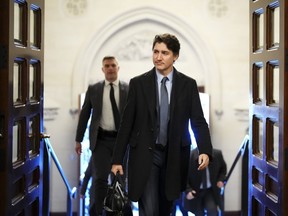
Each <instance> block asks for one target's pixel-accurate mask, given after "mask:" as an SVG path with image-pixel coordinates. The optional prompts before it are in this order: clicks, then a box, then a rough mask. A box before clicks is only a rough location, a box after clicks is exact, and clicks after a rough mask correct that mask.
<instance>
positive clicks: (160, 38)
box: [152, 33, 180, 55]
mask: <svg viewBox="0 0 288 216" xmlns="http://www.w3.org/2000/svg"><path fill="white" fill-rule="evenodd" d="M156 43H164V44H166V46H167V48H168V49H169V50H171V51H172V52H173V54H174V55H179V51H180V43H179V40H178V39H177V37H176V36H175V35H172V34H168V33H165V34H159V35H156V36H155V38H154V41H153V46H152V50H153V49H154V46H155V44H156Z"/></svg>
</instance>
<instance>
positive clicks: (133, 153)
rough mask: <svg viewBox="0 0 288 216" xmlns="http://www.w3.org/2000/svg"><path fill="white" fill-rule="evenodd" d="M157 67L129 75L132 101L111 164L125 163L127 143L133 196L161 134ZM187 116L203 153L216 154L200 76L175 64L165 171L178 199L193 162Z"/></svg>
mask: <svg viewBox="0 0 288 216" xmlns="http://www.w3.org/2000/svg"><path fill="white" fill-rule="evenodd" d="M156 86H157V83H156V71H155V68H153V69H152V70H151V71H149V72H147V73H145V74H142V75H140V76H137V77H134V78H133V79H131V81H130V84H129V93H128V101H127V105H126V107H125V110H124V113H123V118H122V124H121V127H120V129H119V132H118V136H117V140H116V145H115V148H114V155H113V159H112V163H113V164H121V162H122V159H123V157H124V154H125V151H126V148H127V144H129V145H130V152H129V162H128V164H129V165H128V195H129V198H130V199H131V200H132V201H138V200H139V198H140V197H141V195H142V193H143V191H144V188H145V185H146V182H147V180H148V177H149V175H150V170H151V167H152V161H153V152H154V149H155V142H156V139H157V134H158V130H159V129H158V124H157V122H158V121H157V109H158V102H157V88H156ZM189 120H191V126H192V129H193V131H194V134H195V137H196V140H197V142H198V143H199V150H200V153H206V154H208V155H211V154H212V145H211V141H210V134H209V129H208V125H207V123H206V120H205V118H204V115H203V111H202V107H201V103H200V98H199V93H198V88H197V84H196V81H195V80H194V79H192V78H190V77H188V76H186V75H184V74H182V73H180V72H178V71H177V70H176V69H175V68H174V75H173V84H172V91H171V98H170V122H169V126H168V130H169V132H168V149H167V171H166V184H165V191H166V197H167V199H169V200H174V199H176V198H177V197H179V195H180V191H183V190H185V187H186V181H187V172H188V166H189V156H190V145H191V138H190V133H189V127H188V124H189Z"/></svg>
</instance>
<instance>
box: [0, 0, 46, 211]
mask: <svg viewBox="0 0 288 216" xmlns="http://www.w3.org/2000/svg"><path fill="white" fill-rule="evenodd" d="M43 18H44V0H14V1H13V0H1V3H0V32H1V33H0V83H1V84H0V95H1V103H0V159H1V163H0V194H1V201H0V215H35V216H36V215H37V216H38V215H48V210H47V209H48V207H47V204H46V205H45V203H43V198H42V195H43V182H42V174H43V173H42V171H43V165H42V164H43V141H42V139H41V133H42V131H43V60H44V58H43V54H44V49H43V44H44V41H43V34H44V25H43V24H44V21H43ZM43 206H45V208H44V209H46V210H43Z"/></svg>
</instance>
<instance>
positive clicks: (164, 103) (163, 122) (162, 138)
mask: <svg viewBox="0 0 288 216" xmlns="http://www.w3.org/2000/svg"><path fill="white" fill-rule="evenodd" d="M167 80H168V78H167V77H163V79H162V81H161V88H160V94H161V101H160V130H159V137H158V142H159V143H160V144H161V145H163V146H165V145H166V144H167V128H168V120H169V103H168V92H167V88H166V85H165V83H166V81H167Z"/></svg>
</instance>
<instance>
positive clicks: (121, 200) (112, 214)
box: [104, 173, 133, 216]
mask: <svg viewBox="0 0 288 216" xmlns="http://www.w3.org/2000/svg"><path fill="white" fill-rule="evenodd" d="M104 210H105V213H106V216H133V212H132V207H131V202H130V200H129V199H128V197H127V193H126V192H125V189H124V183H123V181H122V178H121V175H120V174H119V173H117V175H116V176H114V180H113V182H112V184H111V185H109V186H108V190H107V195H106V197H105V199H104Z"/></svg>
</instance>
